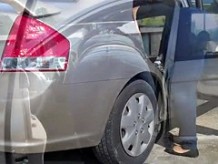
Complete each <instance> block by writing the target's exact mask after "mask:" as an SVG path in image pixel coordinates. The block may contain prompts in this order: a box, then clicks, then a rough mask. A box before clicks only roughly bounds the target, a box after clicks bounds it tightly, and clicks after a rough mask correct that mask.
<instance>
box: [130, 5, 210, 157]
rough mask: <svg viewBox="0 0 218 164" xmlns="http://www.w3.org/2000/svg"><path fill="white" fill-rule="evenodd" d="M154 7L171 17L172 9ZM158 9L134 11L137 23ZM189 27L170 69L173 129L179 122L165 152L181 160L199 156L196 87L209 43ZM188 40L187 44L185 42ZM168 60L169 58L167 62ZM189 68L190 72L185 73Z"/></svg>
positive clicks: (178, 42) (178, 44) (207, 37)
mask: <svg viewBox="0 0 218 164" xmlns="http://www.w3.org/2000/svg"><path fill="white" fill-rule="evenodd" d="M155 7H156V8H155V9H156V10H157V13H162V14H164V15H169V14H170V13H172V10H171V8H170V7H169V6H166V5H163V4H161V5H160V6H158V5H157V6H155ZM155 9H154V8H148V7H147V6H146V5H140V6H137V7H134V8H133V15H134V19H135V20H138V19H142V18H143V17H146V16H147V15H149V10H155ZM157 15H158V14H157ZM184 20H185V19H184ZM185 21H186V20H185ZM187 21H188V19H187ZM190 22H191V21H190ZM190 27H191V24H189V23H188V24H187V23H186V27H184V26H183V27H179V28H180V29H182V28H183V29H184V30H186V32H185V33H186V34H187V35H184V33H182V32H181V33H179V34H178V38H180V37H182V38H183V39H184V40H183V39H181V40H178V41H177V45H176V49H177V50H176V52H175V56H174V58H175V60H174V64H173V65H174V66H173V67H172V68H171V72H172V74H171V75H169V76H170V80H169V81H168V87H169V106H170V110H171V112H172V113H173V115H174V116H173V117H172V118H170V120H171V127H172V126H174V125H173V124H174V122H175V120H176V121H177V126H178V127H179V134H178V136H174V135H172V134H171V133H169V136H168V137H169V138H170V141H171V145H170V147H169V148H166V152H168V153H170V154H174V155H179V156H187V157H197V156H198V155H199V152H198V149H197V136H196V108H197V102H196V100H197V83H198V81H199V79H200V77H201V73H202V69H203V63H204V60H203V58H204V57H203V56H204V49H205V47H206V44H205V43H206V42H207V41H209V38H210V37H209V34H208V33H207V32H206V31H202V32H200V33H199V34H198V35H197V36H196V35H195V34H193V33H192V32H191V31H190ZM187 36H188V41H185V39H187ZM183 51H187V52H183ZM167 60H168V59H167V57H166V58H165V61H167ZM163 64H164V63H163ZM193 66H194V67H193ZM187 68H190V70H187V71H185V70H186V69H187ZM165 69H166V68H165Z"/></svg>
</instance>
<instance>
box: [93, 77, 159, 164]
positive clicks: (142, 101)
mask: <svg viewBox="0 0 218 164" xmlns="http://www.w3.org/2000/svg"><path fill="white" fill-rule="evenodd" d="M156 106H157V101H156V96H155V92H154V91H153V89H152V87H151V86H150V85H149V84H148V83H147V82H145V81H143V80H136V81H133V82H132V83H130V84H129V85H127V86H126V87H125V88H124V89H123V90H122V92H121V93H120V94H119V96H118V97H117V99H116V101H115V103H114V106H113V109H112V112H111V114H110V117H109V120H108V122H107V125H106V129H105V132H104V136H103V138H102V140H101V142H100V144H99V145H98V146H97V147H95V149H94V152H95V154H96V156H97V158H98V160H99V161H100V162H101V163H104V164H118V163H122V164H133V163H134V164H142V163H144V162H145V160H146V159H147V157H148V155H149V154H150V152H151V149H152V147H153V145H154V142H155V139H156V136H157V130H156V127H157V122H158V121H157V120H158V116H157V113H158V112H157V110H156Z"/></svg>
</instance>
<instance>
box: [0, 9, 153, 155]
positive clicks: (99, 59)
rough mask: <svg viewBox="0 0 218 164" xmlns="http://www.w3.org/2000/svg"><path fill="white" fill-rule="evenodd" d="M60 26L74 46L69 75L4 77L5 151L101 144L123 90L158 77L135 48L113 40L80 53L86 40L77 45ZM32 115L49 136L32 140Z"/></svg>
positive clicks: (0, 146) (0, 79) (1, 142)
mask: <svg viewBox="0 0 218 164" xmlns="http://www.w3.org/2000/svg"><path fill="white" fill-rule="evenodd" d="M67 12H69V11H67ZM68 19H69V17H68ZM63 20H65V17H64V16H61V15H59V16H58V15H57V17H56V16H52V19H49V18H41V21H44V22H45V23H47V24H50V25H51V26H53V25H54V24H55V23H57V22H58V24H59V25H60V24H61V22H59V21H63ZM92 24H93V23H91V25H92ZM59 25H54V28H56V29H57V30H58V31H59V32H61V33H62V34H63V35H65V37H66V38H68V39H69V40H70V42H71V52H70V54H69V61H68V67H67V70H66V71H65V72H37V71H36V72H35V71H34V72H14V73H13V72H11V73H8V72H7V73H1V74H0V83H1V85H0V91H1V92H0V107H1V110H0V113H1V116H0V123H1V124H0V131H1V133H0V134H1V135H0V150H1V151H9V152H16V153H39V152H42V151H55V150H63V149H71V148H82V147H89V146H95V145H97V144H98V143H99V142H100V139H101V137H102V135H103V132H104V128H105V125H106V122H107V120H108V117H109V114H110V111H111V109H112V107H113V104H114V102H115V100H116V97H117V96H118V95H119V93H120V92H121V90H122V89H123V87H124V86H125V85H126V84H127V83H128V81H129V80H130V79H131V78H133V77H134V76H136V75H137V74H139V73H142V72H150V71H151V72H153V73H157V72H156V70H155V69H153V68H151V67H150V66H148V65H147V63H146V60H147V59H145V56H144V54H142V52H140V51H139V50H137V48H136V47H134V44H133V45H128V44H125V43H123V42H122V41H121V44H117V43H114V42H113V41H112V40H111V42H110V37H108V40H109V41H107V44H104V42H102V41H101V40H99V42H100V43H101V44H96V45H95V46H92V47H90V48H89V49H88V51H79V47H78V45H79V43H82V39H83V38H81V40H78V42H77V43H76V44H75V42H74V39H75V38H73V37H72V35H71V33H69V31H67V32H66V31H65V30H64V29H65V28H66V27H63V26H59ZM73 26H78V24H75V25H73V23H72V22H71V25H70V26H68V27H67V29H69V28H70V27H72V29H73V28H74V27H73ZM87 26H90V24H84V26H83V27H81V29H82V28H84V29H87ZM88 29H89V30H90V29H92V28H90V27H88ZM72 32H73V31H72ZM107 35H110V33H109V34H107ZM125 37H127V35H126V36H125ZM77 39H78V38H77ZM128 39H129V38H128V37H127V40H128ZM80 41H81V42H80ZM86 48H87V47H86ZM0 52H1V51H0ZM81 52H83V53H81ZM149 67H150V68H149ZM150 69H152V70H150ZM17 111H20V114H19V112H17ZM13 112H14V113H18V115H19V117H18V116H16V115H14V114H13ZM31 115H34V116H35V117H36V118H37V119H38V120H39V122H40V123H41V125H38V126H39V127H40V128H41V129H40V128H39V131H38V132H39V133H42V134H43V135H44V136H43V135H42V136H37V135H36V136H29V135H28V134H29V133H30V134H32V133H33V132H34V128H35V127H34V126H33V124H31V118H29V117H31ZM29 123H30V125H28V124H29ZM15 129H16V130H15ZM20 132H22V133H20ZM44 133H45V134H44ZM8 134H10V135H9V136H8ZM34 137H35V139H37V137H38V140H39V141H38V142H37V141H35V139H33V138H34ZM40 137H41V138H40ZM40 139H41V140H40ZM44 140H46V144H47V147H46V150H44V148H45V147H44V146H43V145H44V144H45V141H44Z"/></svg>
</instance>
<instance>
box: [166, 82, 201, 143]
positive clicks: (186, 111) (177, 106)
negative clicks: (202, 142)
mask: <svg viewBox="0 0 218 164" xmlns="http://www.w3.org/2000/svg"><path fill="white" fill-rule="evenodd" d="M196 88H197V82H196V81H193V82H176V83H171V87H170V106H171V107H170V108H171V110H172V112H173V116H174V118H173V119H175V121H176V122H177V125H178V127H179V129H180V130H179V138H181V139H183V140H196V107H197V89H196Z"/></svg>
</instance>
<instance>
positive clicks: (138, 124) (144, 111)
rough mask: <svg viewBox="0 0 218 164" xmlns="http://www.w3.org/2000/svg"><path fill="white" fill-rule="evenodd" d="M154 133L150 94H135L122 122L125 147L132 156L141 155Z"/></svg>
mask: <svg viewBox="0 0 218 164" xmlns="http://www.w3.org/2000/svg"><path fill="white" fill-rule="evenodd" d="M153 133H154V109H153V106H152V103H151V101H150V99H149V98H148V96H146V95H145V94H143V93H139V94H135V95H133V96H132V97H131V98H130V99H129V100H128V102H127V103H126V105H125V107H124V109H123V113H122V118H121V124H120V136H121V141H122V144H123V147H124V149H125V151H126V153H128V154H129V155H130V156H133V157H136V156H139V155H141V154H142V153H143V152H144V151H145V150H146V148H147V146H148V144H149V143H150V141H151V138H152V135H153Z"/></svg>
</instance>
